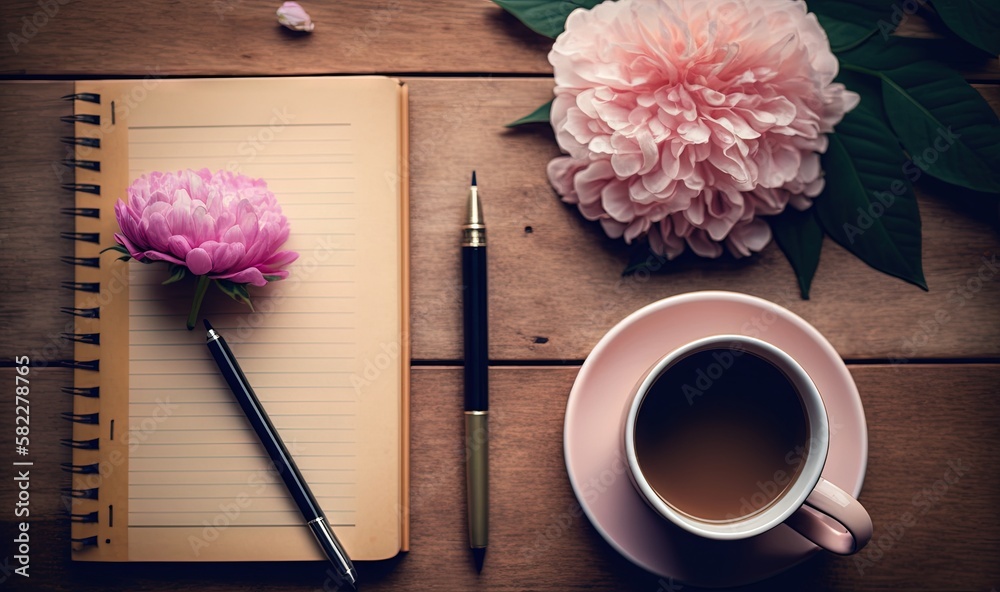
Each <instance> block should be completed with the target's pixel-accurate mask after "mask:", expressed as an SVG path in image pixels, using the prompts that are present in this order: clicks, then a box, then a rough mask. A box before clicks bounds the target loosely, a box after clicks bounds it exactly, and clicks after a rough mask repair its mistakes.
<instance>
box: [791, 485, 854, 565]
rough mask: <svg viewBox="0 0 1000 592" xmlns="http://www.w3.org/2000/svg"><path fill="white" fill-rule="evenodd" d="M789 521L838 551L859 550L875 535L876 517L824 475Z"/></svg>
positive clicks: (808, 535) (827, 547)
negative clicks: (873, 522) (873, 528)
mask: <svg viewBox="0 0 1000 592" xmlns="http://www.w3.org/2000/svg"><path fill="white" fill-rule="evenodd" d="M785 524H787V525H789V526H791V527H792V528H794V529H795V530H796V531H798V533H799V534H801V535H802V536H804V537H806V538H807V539H809V540H810V541H812V542H814V543H816V544H817V545H819V546H820V547H823V548H824V549H826V550H827V551H830V552H833V553H837V554H838V555H850V554H852V553H857V552H858V551H860V550H861V548H862V547H864V546H865V545H867V544H868V541H870V540H871V538H872V519H871V517H870V516H869V515H868V511H867V510H865V508H864V506H862V505H861V504H860V503H859V502H858V500H856V499H854V497H852V496H851V495H850V494H848V493H847V492H845V491H844V490H843V489H841V488H839V487H837V486H836V485H834V484H833V483H830V482H829V481H827V480H826V479H824V478H822V477H820V479H819V482H818V483H817V484H816V488H815V489H813V492H812V493H811V494H809V497H808V498H806V501H805V503H804V504H803V505H802V507H800V508H799V509H798V510H796V511H795V513H794V514H792V515H791V516H789V517H788V520H786V521H785Z"/></svg>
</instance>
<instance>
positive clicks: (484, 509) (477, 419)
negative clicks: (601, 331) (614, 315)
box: [462, 171, 490, 571]
mask: <svg viewBox="0 0 1000 592" xmlns="http://www.w3.org/2000/svg"><path fill="white" fill-rule="evenodd" d="M462 283H463V284H464V288H463V298H462V308H463V319H464V327H465V329H464V332H465V447H466V454H465V480H466V487H467V490H468V491H467V495H468V503H469V546H470V547H472V553H473V556H474V558H475V561H476V569H477V570H479V571H482V569H483V560H484V559H485V558H486V544H487V539H488V538H489V502H490V491H489V485H490V483H489V480H490V478H489V427H488V423H487V419H488V417H489V399H488V396H489V393H488V389H489V384H488V382H487V370H488V351H487V347H488V344H489V339H488V333H487V327H486V321H487V318H486V317H487V314H486V313H487V309H486V303H487V300H486V226H485V225H484V223H483V207H482V204H481V203H480V202H479V190H478V188H477V187H476V172H475V171H472V186H471V187H470V188H469V205H468V212H467V215H466V219H465V225H464V226H462Z"/></svg>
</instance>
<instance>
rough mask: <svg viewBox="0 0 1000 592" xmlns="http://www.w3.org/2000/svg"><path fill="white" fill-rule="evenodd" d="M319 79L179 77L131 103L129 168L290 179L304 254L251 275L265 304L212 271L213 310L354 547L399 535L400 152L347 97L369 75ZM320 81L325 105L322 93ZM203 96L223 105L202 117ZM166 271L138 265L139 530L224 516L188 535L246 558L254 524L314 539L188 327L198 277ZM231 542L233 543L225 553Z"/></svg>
mask: <svg viewBox="0 0 1000 592" xmlns="http://www.w3.org/2000/svg"><path fill="white" fill-rule="evenodd" d="M286 80H287V79H286ZM298 82H301V81H287V82H285V83H284V84H286V85H287V84H289V83H291V84H292V86H295V83H298ZM308 82H310V83H312V86H311V87H309V88H299V89H294V88H292V89H280V88H279V87H278V86H276V81H269V82H268V83H265V82H262V81H229V82H228V83H227V82H223V81H198V82H193V81H171V82H169V83H165V85H166V86H167V88H166V89H165V90H166V91H167V92H159V93H157V97H156V99H157V100H156V101H155V103H158V106H157V108H156V109H153V108H152V107H153V105H150V104H143V105H142V106H141V111H137V112H136V113H135V114H131V115H130V116H129V134H128V138H129V139H128V143H129V179H130V180H131V179H135V178H138V177H139V176H140V175H143V174H147V173H149V172H151V171H155V170H159V171H176V170H181V169H186V168H194V169H198V168H208V169H211V170H218V169H228V170H234V171H238V172H241V173H244V174H247V175H251V176H254V177H261V178H264V179H265V180H266V181H267V182H268V187H269V189H270V190H271V191H273V192H274V193H275V195H276V196H277V198H278V201H279V203H280V204H281V206H282V210H283V212H284V213H285V215H286V216H287V217H288V219H289V223H290V227H291V234H290V238H289V240H288V242H287V243H286V244H285V246H284V248H285V249H292V250H296V251H298V252H299V254H300V258H299V259H298V260H297V261H296V262H295V263H293V264H292V265H291V266H290V268H289V269H290V271H291V276H290V278H289V279H288V280H284V281H279V282H272V283H270V284H268V286H266V287H264V288H251V294H252V297H253V300H254V306H255V312H251V311H250V310H249V309H248V308H247V307H246V306H244V305H241V304H239V303H236V302H233V301H231V300H230V299H229V298H228V297H226V296H225V295H223V294H222V293H221V292H220V291H218V290H217V289H216V288H215V287H210V289H209V290H210V291H209V294H208V296H207V297H206V300H205V304H204V305H203V309H202V310H203V315H202V316H203V317H205V318H209V319H211V321H212V324H213V325H214V326H215V327H216V328H217V329H218V330H219V331H220V333H221V334H222V335H223V336H224V337H225V338H226V340H227V341H228V343H229V345H230V347H231V348H232V350H233V352H234V354H235V355H236V357H237V358H238V359H239V361H240V363H241V365H242V367H243V370H244V372H245V373H246V375H247V378H248V379H249V381H250V383H251V384H252V385H253V387H254V389H255V391H256V393H257V395H258V397H259V398H260V400H261V401H262V403H263V405H264V407H265V408H266V410H267V412H268V414H269V416H270V417H271V420H272V422H273V423H274V424H275V426H276V428H277V429H278V431H279V432H280V434H281V436H282V438H283V440H284V441H285V444H286V446H287V447H288V448H289V450H290V451H291V453H292V455H293V456H294V458H295V460H296V463H297V465H298V467H299V469H300V470H301V471H302V473H303V476H304V477H305V479H306V480H307V481H308V482H309V484H310V486H311V488H312V491H313V494H314V495H315V496H316V498H317V500H318V501H319V503H320V505H321V506H322V507H323V509H324V511H325V513H326V515H327V518H328V520H329V521H330V522H331V524H333V525H334V526H335V528H336V530H337V533H338V536H341V538H342V539H343V540H344V542H345V545H346V546H347V547H348V551H349V552H350V553H352V554H353V555H355V556H357V557H363V556H365V554H366V553H365V543H363V542H362V540H370V539H373V538H374V539H380V542H379V543H378V544H377V545H374V546H376V547H384V548H388V547H392V546H394V547H395V549H396V550H398V546H399V545H398V536H399V534H398V527H399V522H398V521H399V517H398V515H397V514H396V512H397V510H398V491H399V485H400V483H399V464H398V463H399V456H398V450H399V430H398V425H399V392H398V391H399V371H398V366H399V359H398V352H399V343H400V342H399V338H400V337H399V330H400V326H399V315H400V312H399V289H400V288H399V286H398V283H399V280H398V270H399V267H398V254H399V234H398V233H399V230H398V228H399V226H398V215H399V213H398V204H397V203H393V202H392V198H393V197H394V192H393V191H390V189H393V187H392V183H391V180H392V175H391V174H388V173H391V172H394V170H395V169H394V167H395V163H394V161H393V162H391V163H390V161H388V160H383V161H382V162H373V158H374V157H373V155H372V154H373V147H372V145H371V144H370V142H371V140H372V139H373V138H372V133H373V129H372V125H373V124H372V121H371V120H372V118H373V117H374V115H373V114H372V113H371V109H372V108H371V107H370V106H369V107H367V108H363V107H362V105H361V104H360V99H359V98H354V99H352V100H345V99H344V98H343V95H344V94H345V92H348V93H351V94H352V95H353V96H355V97H358V96H359V93H360V92H361V91H360V89H352V87H351V86H350V85H348V84H346V83H345V80H339V81H329V80H328V81H327V82H329V83H330V84H332V85H333V87H332V88H330V87H327V88H323V87H322V86H320V87H319V88H318V89H317V88H316V87H315V84H316V83H317V80H315V79H313V80H310V81H308ZM369 82H370V81H369ZM379 82H386V81H379ZM234 83H237V84H234ZM213 84H214V85H215V86H216V88H214V89H213V88H210V86H211V85H213ZM174 86H177V87H181V88H177V89H174V88H173V87H174ZM183 87H187V88H183ZM240 87H243V88H240ZM265 87H266V88H265ZM381 88H382V89H383V92H382V94H383V95H385V96H388V97H389V98H390V99H391V100H398V99H396V98H395V97H396V95H395V94H393V93H387V92H385V91H386V90H389V91H391V90H392V86H391V85H385V84H383V85H382V87H381ZM262 90H268V91H270V92H271V94H272V95H273V98H272V100H271V101H268V100H262V97H261V96H260V95H261V91H262ZM171 91H173V92H171ZM254 91H257V92H254ZM309 91H312V92H313V93H314V94H316V95H317V96H314V97H312V98H311V99H309V98H308V97H307V96H305V95H308V92H309ZM303 93H304V94H303ZM237 96H239V97H243V96H255V97H256V98H255V99H254V101H253V105H254V107H247V106H245V105H244V106H243V107H242V108H239V109H233V108H231V106H230V105H231V103H230V101H232V100H233V99H235V98H236V97H237ZM320 96H321V97H323V98H324V99H325V100H326V101H325V102H326V103H327V104H328V105H329V107H327V108H323V105H322V104H318V105H317V103H316V99H317V98H318V97H320ZM337 96H340V97H341V100H340V102H341V103H342V104H343V106H342V108H341V109H337V108H336V105H334V103H336V102H337V101H336V100H331V99H333V98H335V97H337ZM364 100H365V101H370V100H371V97H367V98H365V99H364ZM295 102H298V103H299V104H294V103H295ZM383 102H384V101H383ZM168 103H169V105H168ZM351 103H357V104H351ZM195 105H197V107H195ZM185 106H186V107H187V109H186V108H185ZM206 106H208V108H209V109H210V110H211V111H215V113H214V115H213V116H212V117H211V118H205V117H201V118H200V119H201V120H200V121H199V118H198V117H192V116H191V114H192V113H198V112H201V111H200V110H202V109H205V107H206ZM223 106H225V108H226V112H225V114H223V113H221V112H218V109H220V108H222V107H223ZM385 116H386V114H385V113H381V114H379V115H378V117H385ZM374 131H378V130H377V129H376V130H374ZM385 131H388V128H386V130H385ZM383 135H385V134H383ZM394 139H395V138H394V136H391V137H382V138H380V140H381V141H382V142H390V143H391V142H393V141H394ZM380 149H381V150H382V151H383V152H384V151H385V147H384V146H383V147H381V148H380ZM383 158H384V157H383ZM387 179H389V180H390V182H387V181H386V180H387ZM387 199H388V200H389V202H388V203H386V201H387ZM378 265H381V270H380V271H378V270H379V268H378ZM393 270H395V271H393ZM165 278H166V271H165V266H164V265H162V264H154V265H142V264H138V263H135V262H132V263H130V264H129V284H130V288H129V299H128V301H129V315H128V317H129V347H128V357H129V415H130V421H129V427H130V431H131V432H132V434H133V435H135V434H140V435H141V436H142V441H141V443H139V445H137V446H135V447H134V449H132V450H130V452H129V492H128V498H129V508H128V520H129V528H130V535H129V537H130V547H132V546H135V545H133V544H132V543H133V542H136V543H137V544H138V541H144V540H147V538H148V534H144V533H149V532H158V533H164V532H167V533H174V537H175V538H176V536H177V535H176V533H177V531H176V530H173V529H178V528H179V529H181V530H184V529H194V532H195V533H197V532H199V531H202V530H203V529H204V528H205V527H206V526H212V525H214V526H216V527H219V526H221V527H222V528H216V530H217V531H218V533H219V536H218V538H217V539H215V540H211V541H210V540H207V539H208V538H210V535H211V533H210V534H209V536H206V535H205V534H201V535H198V534H194V535H193V536H194V537H195V540H192V539H191V536H192V535H188V537H187V545H186V547H189V548H190V549H186V548H185V546H184V545H181V548H180V550H179V552H181V553H184V552H187V551H188V550H190V551H192V552H193V553H194V555H195V557H196V558H201V552H202V548H201V547H202V546H201V544H200V542H199V541H198V540H197V539H198V537H199V536H200V537H201V539H202V540H204V542H205V543H207V545H206V546H205V547H204V549H205V552H206V553H208V554H209V555H211V556H212V558H214V559H218V558H220V557H219V555H220V554H221V558H222V559H242V558H244V557H238V556H234V555H233V554H235V553H243V552H245V550H244V547H246V546H247V543H246V542H245V541H242V540H241V538H242V537H243V536H244V535H243V534H241V532H253V533H254V536H257V537H260V538H261V540H260V541H259V543H260V545H261V548H263V549H267V548H270V547H272V546H273V545H275V544H279V543H280V544H288V540H294V541H295V543H296V544H297V545H299V546H302V547H303V548H304V549H307V550H309V551H314V549H313V547H314V546H315V544H314V543H312V542H311V541H310V539H309V532H308V530H307V529H306V528H305V527H304V526H303V518H302V516H301V514H300V513H299V512H298V510H297V508H296V507H295V505H294V504H293V503H292V501H291V499H290V498H289V496H288V493H287V491H286V489H285V487H284V484H283V483H282V481H281V479H280V477H279V476H278V475H277V474H275V473H274V471H273V469H272V468H271V466H270V462H269V461H268V459H267V457H266V454H265V453H264V450H263V448H262V446H261V445H260V443H259V441H258V439H257V436H256V434H255V433H254V432H253V431H252V430H251V429H250V428H249V425H248V423H247V421H246V418H245V417H244V415H243V413H242V411H241V409H240V407H239V406H238V404H237V403H236V402H235V400H234V398H233V395H232V393H231V392H230V391H229V389H228V387H227V386H226V384H225V382H224V381H223V380H222V378H221V376H220V374H219V371H218V369H217V367H216V366H215V364H214V362H213V361H212V359H211V356H210V355H209V353H208V349H207V348H206V346H205V340H204V330H203V329H202V328H201V327H200V326H199V327H198V329H196V330H195V331H193V332H192V331H188V330H187V329H186V328H185V327H184V321H185V319H186V316H187V312H188V310H189V307H190V304H191V300H192V296H193V286H194V284H193V282H191V281H185V282H181V283H179V284H176V285H171V286H166V287H165V286H163V285H161V282H162V281H163V280H164V279H165ZM189 279H190V278H189ZM393 352H396V354H395V355H396V357H395V358H393ZM386 362H389V363H386ZM372 369H374V370H376V372H375V373H372V372H371V371H370V370H372ZM366 372H367V374H366ZM158 414H159V415H158ZM164 415H165V418H163V419H160V420H159V421H158V420H157V419H156V418H157V417H161V416H164ZM146 428H148V429H146ZM393 428H395V429H394V430H393ZM386 490H388V491H389V492H390V495H386ZM392 492H395V496H393V495H391V494H392ZM391 502H395V503H391ZM387 517H388V518H389V519H388V520H387ZM393 517H395V520H392V518H393ZM393 522H394V524H393ZM282 527H284V528H282ZM359 527H360V528H361V529H363V530H362V532H360V533H359V532H357V531H358V529H359ZM261 528H265V530H263V531H262V530H261ZM164 529H171V530H164ZM241 529H245V530H241ZM382 531H385V532H382ZM262 532H263V533H270V534H266V535H264V536H261V534H260V533H262ZM274 537H277V539H274ZM394 537H395V538H394ZM227 539H228V540H227ZM303 539H304V541H303ZM177 540H178V541H180V540H181V539H177ZM386 540H388V541H389V543H391V544H387V543H386ZM228 546H232V548H233V549H234V550H233V551H232V553H230V552H228V551H222V552H221V553H220V548H222V549H225V548H227V547H228ZM368 546H369V547H371V546H372V544H371V543H370V541H369V543H368ZM352 547H353V549H352ZM380 552H381V551H380ZM383 553H384V552H383ZM394 553H395V551H393V552H392V553H390V555H391V554H394ZM302 558H310V557H302Z"/></svg>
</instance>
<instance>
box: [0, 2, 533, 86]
mask: <svg viewBox="0 0 1000 592" xmlns="http://www.w3.org/2000/svg"><path fill="white" fill-rule="evenodd" d="M41 4H43V5H54V8H53V9H52V11H53V12H54V15H53V16H49V15H47V14H46V13H45V11H44V10H43V8H42V7H41V6H40V4H39V2H38V0H10V1H5V2H3V3H2V4H0V22H3V23H4V44H3V46H2V47H0V74H5V75H15V76H16V75H43V76H51V75H71V76H80V75H99V76H108V75H124V76H137V77H142V76H146V75H153V76H166V75H170V76H178V75H183V76H190V75H199V76H200V75H215V76H234V75H242V76H252V75H256V76H261V75H273V74H279V73H280V74H282V75H289V74H327V73H333V72H336V73H371V72H484V73H485V72H504V73H510V72H520V73H549V72H551V71H552V70H551V66H549V64H548V60H547V59H546V55H547V53H548V51H549V48H550V47H551V45H552V41H551V40H550V39H547V38H545V37H543V36H541V35H538V34H536V33H534V32H532V31H531V30H530V29H528V28H527V27H525V26H523V25H521V23H520V22H518V21H517V20H516V19H514V18H513V17H511V16H509V15H507V14H506V13H505V12H503V11H502V10H501V9H500V8H499V7H497V6H496V5H494V4H492V3H489V2H485V1H477V2H470V1H469V0H442V1H440V2H435V3H433V4H427V3H426V2H421V1H420V0H375V1H370V2H369V1H365V0H354V1H345V2H307V3H305V6H306V7H307V9H308V11H309V13H310V15H311V16H312V19H313V22H315V23H316V29H315V31H314V32H313V33H312V34H309V35H302V34H296V33H293V32H291V31H288V30H286V29H284V28H283V27H281V26H279V25H278V23H277V21H276V20H275V13H274V11H275V8H276V7H277V6H279V5H280V4H281V2H275V1H273V0H208V1H197V0H181V1H176V2H171V3H170V4H168V5H166V6H163V7H161V8H157V10H156V11H155V16H154V14H152V13H150V7H149V6H148V5H145V4H142V3H124V4H121V5H115V4H112V3H108V2H102V1H101V0H84V1H79V2H67V1H66V0H51V2H42V3H41ZM157 17H160V18H163V19H166V20H165V21H164V22H162V23H161V22H159V21H158V20H157ZM32 22H33V23H34V24H32ZM167 22H169V24H167ZM9 35H14V36H15V37H14V38H13V41H12V40H11V39H10V37H9ZM22 40H23V41H22Z"/></svg>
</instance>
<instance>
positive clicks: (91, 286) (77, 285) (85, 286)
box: [59, 282, 101, 294]
mask: <svg viewBox="0 0 1000 592" xmlns="http://www.w3.org/2000/svg"><path fill="white" fill-rule="evenodd" d="M59 285H60V286H62V287H63V288H66V289H67V290H76V291H77V292H90V293H92V294H97V293H98V292H100V291H101V284H99V283H97V282H61V283H60V284H59Z"/></svg>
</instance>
